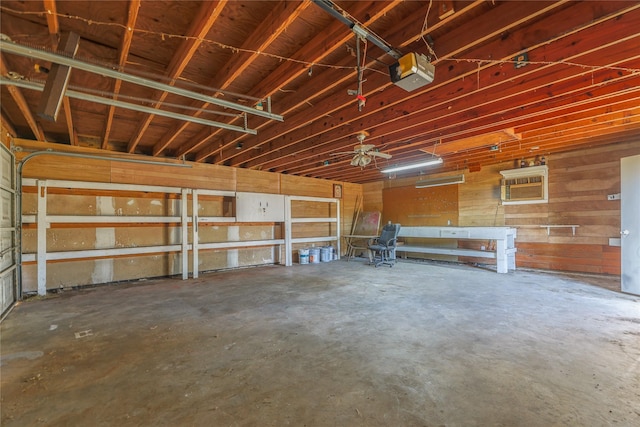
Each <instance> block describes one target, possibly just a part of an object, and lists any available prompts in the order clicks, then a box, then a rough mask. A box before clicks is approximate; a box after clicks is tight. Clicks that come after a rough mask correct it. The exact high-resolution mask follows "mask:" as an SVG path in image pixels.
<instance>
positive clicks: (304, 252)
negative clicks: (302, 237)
mask: <svg viewBox="0 0 640 427" xmlns="http://www.w3.org/2000/svg"><path fill="white" fill-rule="evenodd" d="M298 260H299V261H300V264H309V249H306V248H303V249H298Z"/></svg>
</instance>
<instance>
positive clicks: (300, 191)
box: [280, 175, 334, 197]
mask: <svg viewBox="0 0 640 427" xmlns="http://www.w3.org/2000/svg"><path fill="white" fill-rule="evenodd" d="M280 182H281V189H280V191H281V193H282V194H287V195H290V196H311V197H333V184H334V181H325V180H322V179H315V178H306V177H303V176H295V175H280Z"/></svg>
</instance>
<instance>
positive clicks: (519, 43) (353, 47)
mask: <svg viewBox="0 0 640 427" xmlns="http://www.w3.org/2000/svg"><path fill="white" fill-rule="evenodd" d="M335 5H336V8H338V9H340V10H342V11H343V12H344V16H347V17H348V18H349V19H351V20H353V21H354V22H357V23H358V24H359V25H360V26H361V27H363V28H365V29H366V30H367V32H368V33H369V34H373V35H375V36H377V37H379V39H380V40H382V41H384V42H385V43H386V44H388V45H389V46H391V47H393V48H394V49H396V50H398V51H400V52H401V53H403V54H405V53H410V52H416V53H420V54H425V55H427V56H429V57H430V60H431V62H432V63H433V64H434V65H435V80H434V81H433V82H432V83H431V84H428V85H426V86H423V87H421V88H419V89H417V90H414V91H411V92H407V91H405V90H403V89H402V88H400V87H398V86H395V85H394V84H392V83H391V81H390V78H389V71H388V66H389V64H392V63H393V62H395V59H394V58H393V57H391V56H390V55H388V54H386V53H384V51H383V50H382V49H381V48H380V47H378V46H376V45H375V44H374V43H372V42H371V41H367V42H365V41H364V40H362V39H358V38H357V36H356V34H355V33H354V32H353V31H352V30H351V29H350V28H349V27H348V26H347V25H345V24H344V23H343V22H340V21H339V20H338V19H336V18H335V17H333V16H331V15H330V14H329V13H327V11H326V10H324V9H323V8H321V7H319V6H318V5H317V4H314V3H313V2H310V1H302V2H297V1H292V2H278V1H156V0H154V1H141V0H129V1H95V2H94V1H61V0H43V1H11V0H3V1H2V3H1V5H0V13H1V31H2V34H3V35H4V36H6V37H8V38H9V39H10V41H7V43H13V44H17V45H20V46H34V47H38V48H39V49H38V50H40V49H46V50H52V51H54V52H56V51H57V52H59V51H61V50H62V48H61V47H59V45H60V40H61V39H63V38H64V36H65V34H67V33H69V32H73V33H75V34H77V35H79V36H80V42H79V47H78V51H77V54H76V55H75V58H76V59H77V60H78V61H79V62H82V63H89V64H97V65H99V66H101V67H108V68H110V69H113V70H118V71H121V72H123V73H125V75H126V76H141V77H143V78H144V79H148V80H152V81H155V82H160V83H163V84H168V85H170V86H173V87H176V88H182V89H186V90H189V91H192V92H197V93H199V94H204V95H206V96H207V97H212V98H216V99H221V100H224V101H227V102H232V103H234V105H237V104H239V105H240V106H244V107H245V108H246V107H250V108H251V109H254V108H256V105H257V102H258V100H260V99H262V100H264V102H263V103H262V104H263V105H262V110H259V111H266V110H268V103H267V101H266V100H267V98H268V99H269V100H270V103H271V111H272V113H274V114H275V115H280V116H282V117H283V118H284V120H283V121H279V120H274V119H271V118H265V117H260V116H256V115H254V114H250V113H247V112H243V111H239V110H235V109H233V108H227V107H224V106H223V107H221V106H218V105H214V104H213V103H210V102H205V101H203V100H198V99H192V98H189V97H185V96H180V95H177V94H174V93H170V92H168V91H164V90H162V89H153V88H149V87H146V86H142V85H139V84H134V83H132V82H130V81H128V80H126V79H123V78H122V79H121V78H114V77H107V76H103V75H100V74H96V73H94V72H89V71H84V70H83V69H79V68H78V67H71V73H70V79H69V86H68V88H67V90H68V91H75V92H81V93H89V94H91V95H93V96H100V97H102V98H108V99H116V100H118V101H122V102H128V103H130V104H135V105H138V106H143V107H147V108H152V109H155V110H156V111H157V113H150V112H143V111H136V110H132V109H129V108H122V107H121V106H115V105H105V104H103V103H98V102H93V101H88V100H83V99H78V98H74V97H71V96H65V97H64V98H63V100H62V107H61V110H60V113H59V114H58V116H57V119H56V121H51V120H46V119H43V118H41V117H40V116H39V115H38V114H37V112H38V111H39V104H40V101H41V98H42V97H43V92H42V91H40V90H34V88H33V87H30V86H25V85H24V84H23V85H22V86H21V85H16V84H17V83H16V81H20V82H21V83H29V84H39V85H40V86H42V84H44V82H45V81H46V80H47V78H48V77H51V76H52V74H53V72H49V74H46V73H43V72H42V71H37V68H38V67H40V69H42V68H43V67H44V68H46V69H49V70H51V69H52V67H53V64H52V63H50V62H48V61H46V60H43V59H36V58H34V57H29V56H25V55H22V54H15V53H9V52H7V50H6V49H3V50H2V58H1V61H0V63H1V67H0V68H1V69H0V73H1V74H2V76H3V83H4V84H3V85H2V92H1V96H2V120H3V122H4V123H5V124H6V125H7V127H8V128H9V129H11V130H12V131H13V132H15V134H16V135H15V136H17V137H19V138H27V139H37V140H40V141H47V142H56V143H60V144H71V145H78V146H89V147H96V148H101V149H102V150H105V154H108V153H112V152H128V153H142V154H146V155H149V156H153V157H171V158H181V159H186V160H190V161H196V162H207V163H214V164H222V165H229V166H235V167H242V168H252V169H259V170H266V171H274V172H283V173H289V174H295V175H301V176H310V177H317V178H327V179H332V180H340V181H347V182H356V183H363V182H370V181H376V180H380V179H384V178H385V175H384V174H382V173H381V172H380V169H381V168H382V167H383V166H387V165H392V164H406V163H411V162H416V161H418V160H421V159H424V158H425V157H429V156H431V155H434V154H435V155H439V156H441V157H442V158H443V160H444V163H443V164H442V165H440V166H438V167H431V168H429V169H425V170H423V171H421V173H435V172H442V171H450V170H464V169H471V170H474V169H475V170H477V169H478V168H481V167H483V166H486V165H489V164H495V163H498V162H504V161H509V160H513V161H516V160H517V159H520V158H523V157H524V158H526V159H532V158H533V157H535V156H536V155H539V156H542V155H545V156H549V157H550V158H552V155H553V153H555V152H558V151H565V150H569V149H576V148H580V147H587V146H593V145H597V144H609V143H615V142H617V141H621V140H627V139H629V138H634V137H640V101H639V100H640V32H639V30H638V29H639V28H640V3H639V2H637V1H585V2H578V1H557V2H554V1H433V2H429V1H349V2H347V1H337V2H335ZM451 10H453V11H454V12H453V13H451ZM429 47H431V49H430V48H429ZM358 49H359V50H360V55H361V61H360V65H361V66H362V82H361V84H362V95H363V96H364V97H365V98H366V103H365V105H363V106H361V107H360V108H359V106H358V99H357V97H356V96H355V95H353V93H354V91H357V89H358V84H359V82H358V72H357V65H358V60H357V57H358V55H357V54H358ZM517 57H519V59H520V61H521V63H519V64H516V62H515V61H514V60H515V58H517ZM10 80H12V81H10ZM67 93H70V92H67ZM161 112H170V113H175V114H170V115H173V116H174V117H166V116H163V115H161V114H160V113H161ZM178 114H180V115H188V116H192V118H193V120H197V119H202V120H209V121H215V122H220V123H225V124H228V125H233V126H237V127H240V128H244V127H245V121H246V128H247V129H253V130H255V131H256V134H255V135H252V134H247V133H244V132H240V131H237V130H228V129H222V128H219V127H215V126H210V125H208V124H201V123H194V122H193V121H188V120H185V119H184V118H181V116H178ZM176 117H178V118H176ZM361 131H367V132H368V134H369V136H368V137H367V139H366V140H365V143H366V144H374V145H375V146H376V149H378V150H379V151H381V152H384V153H389V154H391V155H392V156H393V157H392V159H390V160H386V159H377V162H373V163H371V164H369V165H368V166H366V167H364V168H360V167H356V166H351V165H350V161H351V156H350V155H348V154H347V155H334V153H338V152H345V151H352V150H353V147H354V146H355V145H356V144H357V143H358V140H357V139H356V134H357V133H358V132H361ZM411 173H413V174H416V173H420V171H413V172H411Z"/></svg>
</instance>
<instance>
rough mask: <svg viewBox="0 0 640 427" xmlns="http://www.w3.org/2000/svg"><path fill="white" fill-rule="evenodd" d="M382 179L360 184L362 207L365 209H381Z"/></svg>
mask: <svg viewBox="0 0 640 427" xmlns="http://www.w3.org/2000/svg"><path fill="white" fill-rule="evenodd" d="M384 183H385V182H384V181H376V182H369V183H366V184H363V185H362V197H363V199H364V204H363V209H362V210H365V211H380V212H382V211H383V203H382V190H383V189H384Z"/></svg>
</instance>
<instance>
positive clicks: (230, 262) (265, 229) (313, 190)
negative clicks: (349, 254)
mask: <svg viewBox="0 0 640 427" xmlns="http://www.w3.org/2000/svg"><path fill="white" fill-rule="evenodd" d="M3 142H4V141H3ZM10 143H12V144H13V145H14V146H15V147H17V148H18V150H17V151H16V160H17V161H18V162H20V161H21V160H23V159H24V158H25V157H26V156H27V155H29V154H30V153H32V152H35V151H44V150H47V149H50V150H54V151H64V152H68V153H72V154H83V155H94V156H104V155H105V152H104V151H102V150H95V149H90V148H83V147H72V146H64V145H60V144H47V143H41V142H37V141H29V140H21V139H11V138H9V139H8V141H7V145H10ZM113 155H114V156H123V155H121V154H120V155H119V154H116V153H113ZM123 157H126V158H128V159H137V160H142V161H149V160H152V161H159V162H162V161H163V160H162V159H155V158H149V157H146V156H134V155H128V156H127V155H124V156H123ZM164 161H165V162H166V163H180V162H177V161H175V160H164ZM188 165H189V166H190V167H175V166H172V165H170V164H169V165H167V166H163V165H155V164H154V165H150V164H141V163H125V162H120V161H111V160H97V159H87V158H77V157H61V156H56V155H47V154H45V155H41V156H37V157H33V158H32V159H30V160H29V161H28V162H27V163H26V164H25V165H24V168H23V177H24V178H37V179H56V180H72V181H90V182H104V183H120V184H138V185H159V186H170V187H183V188H200V189H212V190H226V191H246V192H256V193H271V194H285V195H300V196H313V197H326V198H332V197H333V194H334V184H340V185H342V199H341V212H340V217H341V228H342V233H343V234H346V233H348V231H349V230H350V229H351V222H352V218H353V211H354V208H355V201H356V199H362V186H361V185H359V184H351V183H344V182H335V181H328V180H319V179H313V178H305V177H296V176H288V175H281V174H276V173H271V172H263V171H254V170H247V169H236V168H231V167H225V166H218V165H210V164H201V163H188ZM177 199H178V197H177V196H166V195H164V194H147V193H140V192H131V194H124V195H122V194H121V193H113V194H110V193H109V192H108V191H100V192H98V191H89V190H64V189H57V190H53V189H52V191H50V192H48V206H47V209H48V210H49V211H50V212H51V213H56V214H64V215H73V214H76V215H78V214H80V215H95V214H99V213H100V212H98V211H99V210H100V209H99V206H100V207H101V208H102V207H105V206H104V205H105V203H106V204H107V205H108V206H107V207H108V208H109V209H113V210H114V212H121V214H123V215H171V214H175V210H176V209H177V205H176V203H177V202H178V200H177ZM198 201H199V215H200V216H220V215H224V216H232V214H233V213H232V212H228V211H229V209H230V208H229V201H228V200H224V198H222V197H213V196H202V197H200V198H199V200H198ZM22 206H23V213H24V214H34V213H35V210H36V195H35V193H34V192H33V191H26V192H25V194H24V197H23V204H22ZM300 209H302V212H298V213H300V215H299V216H313V217H326V216H329V215H335V212H326V204H325V205H324V207H319V208H318V207H317V206H316V207H308V206H307V207H305V206H302V207H301V208H300ZM318 209H319V210H320V211H321V212H320V211H318ZM305 211H306V212H305ZM103 213H104V212H103ZM295 225H296V229H295V230H294V231H295V233H296V235H297V236H296V237H301V236H318V235H320V236H322V235H327V234H329V232H331V234H335V230H331V229H330V228H331V227H334V228H335V225H331V226H330V227H329V228H327V225H326V224H314V223H310V224H306V223H304V224H295ZM105 232H108V233H111V234H110V235H109V239H108V240H109V241H111V242H113V243H114V244H116V245H117V247H129V246H145V245H168V244H176V243H179V236H180V232H179V227H177V225H176V224H168V225H162V224H154V225H131V224H126V225H119V224H113V227H111V229H109V230H105V227H97V226H96V225H95V224H77V225H73V226H55V227H51V228H50V229H49V230H47V246H48V250H50V251H56V250H82V249H95V248H98V246H99V245H100V241H101V239H100V235H102V234H105ZM230 236H232V237H233V236H235V237H234V238H233V240H239V241H241V240H263V239H270V238H283V235H282V230H281V227H280V225H278V224H237V223H236V224H232V223H230V224H226V223H222V224H217V223H216V224H211V225H209V226H208V227H205V226H203V227H201V228H200V241H201V243H208V242H222V241H227V240H228V239H229V237H230ZM102 240H104V239H102ZM36 243H37V237H36V234H35V227H34V226H30V225H27V226H25V228H24V230H23V251H25V252H27V253H28V252H34V251H35V247H36ZM232 252H233V253H232ZM230 254H231V255H232V256H230ZM199 255H200V256H199V265H200V266H201V271H208V270H215V269H220V268H231V267H241V266H247V265H258V264H263V263H264V262H265V261H264V260H269V259H273V254H272V250H271V248H268V247H267V248H265V247H255V248H240V249H229V250H208V251H207V250H201V251H200V254H199ZM283 257H284V254H283V253H281V254H280V259H284V258H283ZM277 258H278V257H277V256H276V259H277ZM180 265H181V264H180V262H179V256H178V255H177V254H172V253H167V254H152V255H148V256H147V255H145V256H135V257H129V256H121V257H116V258H115V259H87V260H79V261H64V262H50V263H47V283H48V285H47V286H48V287H51V288H56V289H57V288H59V287H63V288H64V287H70V286H82V285H86V284H96V283H104V281H105V280H106V281H121V280H132V279H138V278H144V277H155V276H163V275H172V274H178V273H179V272H180V271H179V270H180ZM35 277H36V274H35V264H34V263H31V264H29V263H26V264H25V265H24V268H23V278H24V281H23V289H25V290H26V291H32V290H35V288H36V283H35Z"/></svg>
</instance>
